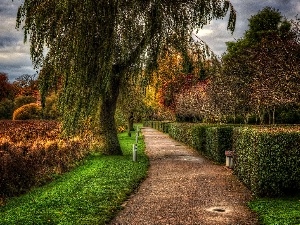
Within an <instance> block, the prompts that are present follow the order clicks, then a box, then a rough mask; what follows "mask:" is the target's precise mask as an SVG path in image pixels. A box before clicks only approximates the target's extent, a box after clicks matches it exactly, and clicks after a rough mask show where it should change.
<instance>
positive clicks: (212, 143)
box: [205, 126, 233, 163]
mask: <svg viewBox="0 0 300 225" xmlns="http://www.w3.org/2000/svg"><path fill="white" fill-rule="evenodd" d="M205 133H206V146H205V149H206V150H205V153H206V155H207V156H208V157H209V158H211V159H213V160H214V161H216V162H218V163H225V159H226V157H225V151H228V150H231V149H232V133H233V127H232V126H216V127H207V128H206V132H205Z"/></svg>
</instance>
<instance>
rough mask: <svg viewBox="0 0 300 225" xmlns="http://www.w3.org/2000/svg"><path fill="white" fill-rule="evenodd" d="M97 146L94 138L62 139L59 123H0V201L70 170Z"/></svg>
mask: <svg viewBox="0 0 300 225" xmlns="http://www.w3.org/2000/svg"><path fill="white" fill-rule="evenodd" d="M93 145H99V143H98V142H97V141H96V140H95V139H93V138H92V137H73V138H61V137H60V127H59V124H58V123H57V122H55V121H0V197H1V196H14V195H17V194H21V193H24V192H25V191H27V190H28V189H29V188H31V187H32V186H34V185H40V184H43V183H45V182H46V181H48V180H49V179H51V177H52V176H53V174H60V173H63V172H66V171H68V170H70V168H72V167H74V165H76V163H78V161H80V160H81V159H83V158H84V157H85V156H86V155H87V154H88V153H89V152H90V151H92V150H91V149H92V146H93Z"/></svg>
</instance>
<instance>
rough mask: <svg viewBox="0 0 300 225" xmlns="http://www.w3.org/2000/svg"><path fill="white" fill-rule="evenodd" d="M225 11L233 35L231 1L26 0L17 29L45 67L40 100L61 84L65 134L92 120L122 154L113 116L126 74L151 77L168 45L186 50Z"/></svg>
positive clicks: (39, 64)
mask: <svg viewBox="0 0 300 225" xmlns="http://www.w3.org/2000/svg"><path fill="white" fill-rule="evenodd" d="M228 11H230V17H229V22H228V29H230V30H231V31H233V30H234V26H235V11H234V9H233V7H232V5H231V3H230V2H229V1H227V0H192V1H190V0H189V1H187V0H184V1H182V0H181V1H179V0H175V1H169V0H143V1H141V0H130V1H128V0H97V1H95V0H86V1H82V0H24V2H23V4H22V5H21V7H20V8H19V11H18V16H17V27H21V26H22V27H23V29H24V33H25V41H27V40H29V41H30V43H31V48H30V51H31V57H32V61H33V63H34V65H35V66H36V67H42V73H41V75H40V82H41V84H42V88H41V89H42V95H45V94H46V93H47V90H48V88H50V87H52V85H53V82H57V81H59V82H60V85H61V89H62V90H61V95H60V111H61V114H62V118H63V124H64V126H63V127H64V130H65V131H66V132H67V133H72V132H74V131H75V130H76V129H77V128H80V126H79V125H80V121H83V120H84V119H86V118H92V121H93V122H94V123H95V124H96V125H97V126H96V127H97V128H98V129H97V132H98V134H99V136H101V137H103V141H104V142H105V144H104V146H105V148H106V151H107V153H108V154H120V153H121V151H120V146H119V143H118V140H117V132H116V127H115V122H114V113H115V110H116V102H117V98H118V94H119V88H120V86H122V85H123V84H124V82H126V78H127V76H125V75H126V74H127V75H128V74H130V75H131V76H135V75H136V74H137V73H138V72H139V71H141V70H146V72H145V73H144V74H145V76H146V75H147V74H148V75H149V74H151V73H149V72H151V71H152V70H154V69H156V67H157V59H158V56H159V54H160V53H161V52H162V50H163V49H164V48H165V47H166V46H172V45H176V43H178V41H180V43H181V44H182V45H183V46H184V45H185V44H186V43H187V42H188V40H189V37H190V34H191V32H192V30H193V29H195V28H197V27H198V28H201V27H202V26H203V25H205V24H207V23H208V22H209V21H210V20H212V19H217V18H223V17H225V15H226V14H227V12H228ZM22 22H23V23H22ZM45 50H46V51H45ZM45 52H46V54H45ZM144 79H145V80H148V78H147V77H144ZM42 99H44V98H42Z"/></svg>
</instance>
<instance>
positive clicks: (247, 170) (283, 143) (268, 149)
mask: <svg viewBox="0 0 300 225" xmlns="http://www.w3.org/2000/svg"><path fill="white" fill-rule="evenodd" d="M233 136H234V141H233V150H234V152H235V157H234V165H235V166H234V171H235V173H236V175H237V176H238V177H239V179H240V180H242V181H243V182H244V183H245V184H246V185H247V186H248V187H249V188H250V189H251V190H252V191H253V193H254V194H256V195H259V196H278V195H284V194H289V193H294V191H299V190H300V131H299V128H296V127H294V128H288V127H285V128H283V127H277V128H270V127H269V128H258V127H246V128H235V129H234V134H233ZM292 191H293V192H292Z"/></svg>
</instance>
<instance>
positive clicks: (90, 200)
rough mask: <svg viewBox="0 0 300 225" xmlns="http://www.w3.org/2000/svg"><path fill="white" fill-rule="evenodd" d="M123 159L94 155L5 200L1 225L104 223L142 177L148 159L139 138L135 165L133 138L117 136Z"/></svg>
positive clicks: (0, 220) (0, 209)
mask: <svg viewBox="0 0 300 225" xmlns="http://www.w3.org/2000/svg"><path fill="white" fill-rule="evenodd" d="M119 139H120V143H121V147H122V150H123V153H124V155H123V156H101V155H99V154H93V155H91V156H89V157H87V159H85V160H84V162H83V163H82V164H81V165H80V166H78V167H77V168H75V169H74V170H72V171H71V172H69V173H66V174H64V175H62V176H60V177H58V178H57V179H56V180H55V181H53V182H51V183H49V184H47V185H45V186H43V187H40V188H35V189H33V190H32V191H30V192H29V193H27V194H25V195H23V196H20V197H16V198H12V199H10V200H8V202H7V204H6V205H5V206H3V207H0V224H1V225H2V224H3V225H4V224H5V225H9V224H12V225H15V224H20V225H21V224H22V225H26V224H35V225H37V224H80V225H82V224H85V225H88V224H92V225H95V224H105V223H106V222H107V221H109V220H110V219H111V218H113V217H114V215H115V214H116V212H117V211H118V210H119V209H121V204H122V202H123V201H124V200H125V199H126V198H127V197H128V195H129V194H130V193H131V192H132V191H133V190H134V189H135V188H136V187H137V186H138V185H139V183H140V182H141V180H142V179H143V178H145V176H146V173H147V168H148V159H147V157H146V155H145V154H144V143H143V141H142V138H141V137H139V145H138V162H133V161H132V144H133V143H134V142H135V135H132V137H128V136H127V133H123V134H120V135H119Z"/></svg>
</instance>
